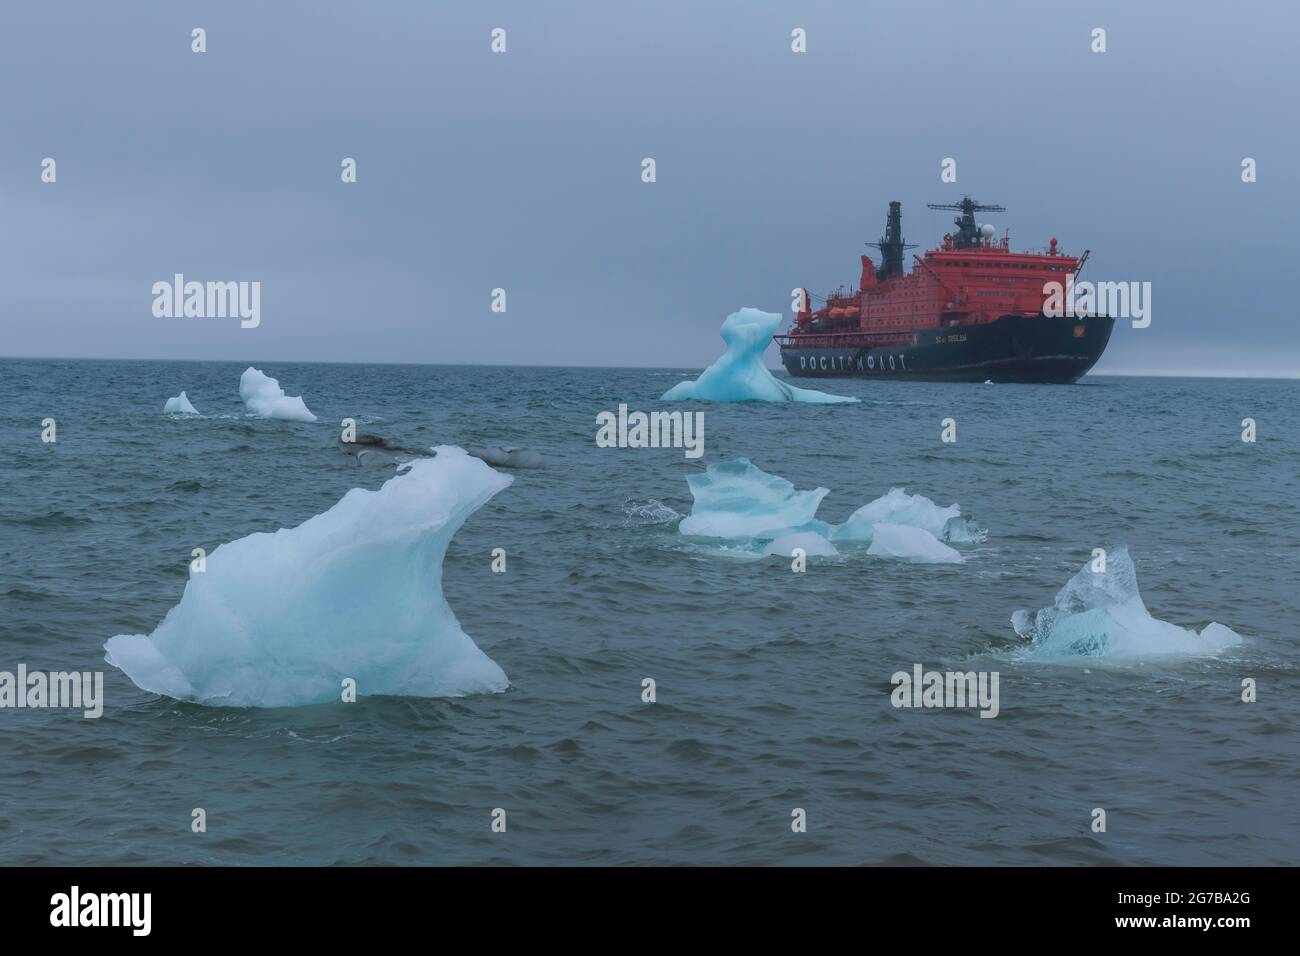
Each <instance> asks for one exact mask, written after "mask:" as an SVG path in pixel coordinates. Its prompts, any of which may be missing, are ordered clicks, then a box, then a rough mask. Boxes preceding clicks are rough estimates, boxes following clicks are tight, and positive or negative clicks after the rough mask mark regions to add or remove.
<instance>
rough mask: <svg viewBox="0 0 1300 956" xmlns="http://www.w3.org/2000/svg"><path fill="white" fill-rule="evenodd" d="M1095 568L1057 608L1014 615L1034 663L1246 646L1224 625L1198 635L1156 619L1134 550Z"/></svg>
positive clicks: (1065, 591) (1087, 568) (1063, 593)
mask: <svg viewBox="0 0 1300 956" xmlns="http://www.w3.org/2000/svg"><path fill="white" fill-rule="evenodd" d="M1092 566H1093V563H1092V562H1091V561H1090V562H1088V563H1087V564H1085V565H1084V566H1083V570H1082V571H1080V572H1079V573H1078V574H1076V575H1075V576H1074V577H1072V578H1070V580H1069V581H1067V582H1066V585H1065V587H1063V588H1061V590H1060V592H1059V593H1058V594H1057V595H1056V601H1055V602H1054V603H1053V605H1052V606H1051V607H1048V608H1043V609H1042V610H1040V611H1037V612H1033V613H1031V612H1030V611H1027V610H1020V611H1016V612H1015V613H1014V614H1013V615H1011V626H1012V627H1013V628H1014V629H1015V631H1016V633H1017V634H1019V635H1020V636H1021V637H1023V638H1027V639H1028V640H1029V641H1030V645H1029V647H1028V648H1027V656H1028V657H1030V658H1032V659H1036V660H1068V659H1070V658H1089V659H1091V658H1141V657H1151V656H1159V655H1183V656H1199V655H1207V654H1216V653H1218V652H1219V651H1222V650H1224V649H1225V648H1228V647H1231V646H1233V645H1235V644H1240V643H1241V635H1239V634H1237V633H1236V632H1235V631H1233V630H1232V629H1231V628H1228V627H1224V626H1223V625H1222V624H1217V623H1211V624H1209V625H1208V626H1207V627H1206V628H1205V629H1204V630H1203V631H1201V632H1200V633H1199V634H1198V633H1197V632H1196V631H1195V630H1193V629H1191V628H1186V627H1179V626H1178V625H1176V624H1170V623H1168V622H1166V621H1158V620H1156V619H1155V618H1153V617H1152V616H1151V614H1150V613H1149V612H1148V611H1147V608H1146V605H1145V604H1144V603H1143V601H1142V595H1141V594H1140V593H1139V591H1138V583H1137V570H1136V569H1135V568H1134V566H1133V559H1132V558H1131V557H1129V553H1128V548H1123V547H1122V548H1116V549H1115V550H1114V551H1111V552H1110V553H1109V554H1108V555H1107V556H1106V565H1105V570H1104V571H1093V570H1092Z"/></svg>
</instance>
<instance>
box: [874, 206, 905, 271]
mask: <svg viewBox="0 0 1300 956" xmlns="http://www.w3.org/2000/svg"><path fill="white" fill-rule="evenodd" d="M879 246H880V268H879V269H877V270H876V276H877V278H879V279H880V280H881V281H882V282H883V281H884V280H885V279H890V278H893V277H894V276H901V275H902V274H903V204H902V203H901V202H897V201H895V202H891V203H890V204H889V218H888V219H886V220H885V236H884V238H883V239H881V240H880V243H879Z"/></svg>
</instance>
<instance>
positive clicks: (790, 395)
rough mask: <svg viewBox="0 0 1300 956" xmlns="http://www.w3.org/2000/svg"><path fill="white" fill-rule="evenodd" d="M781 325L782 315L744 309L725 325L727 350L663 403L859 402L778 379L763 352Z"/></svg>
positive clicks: (724, 336)
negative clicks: (764, 358)
mask: <svg viewBox="0 0 1300 956" xmlns="http://www.w3.org/2000/svg"><path fill="white" fill-rule="evenodd" d="M780 324H781V316H779V315H777V314H776V313H774V312H761V311H759V310H758V309H741V310H740V311H739V312H733V313H732V314H731V315H729V316H727V319H726V321H725V322H723V323H722V341H724V342H726V343H727V351H726V352H725V353H724V354H723V356H722V358H720V359H718V360H717V361H716V362H714V363H713V364H712V365H710V366H709V367H708V368H706V369H705V370H704V371H703V373H701V375H700V377H699V378H697V379H696V380H695V381H693V382H680V383H679V384H677V385H674V386H673V387H672V388H670V389H669V390H668V391H667V392H665V393H664V396H663V401H666V402H672V401H680V400H684V399H705V400H707V401H711V402H813V403H818V404H830V403H834V402H856V401H858V399H856V398H851V397H848V396H845V395H829V394H827V393H826V392H818V391H814V390H813V389H810V388H795V387H794V386H793V385H789V384H787V383H785V382H782V381H781V380H779V379H778V378H777V377H776V376H774V375H773V374H772V373H771V372H770V371H768V369H767V366H766V365H764V364H763V352H764V351H766V349H767V347H768V345H769V344H771V342H772V336H773V335H774V334H775V333H776V330H777V327H778V326H779V325H780Z"/></svg>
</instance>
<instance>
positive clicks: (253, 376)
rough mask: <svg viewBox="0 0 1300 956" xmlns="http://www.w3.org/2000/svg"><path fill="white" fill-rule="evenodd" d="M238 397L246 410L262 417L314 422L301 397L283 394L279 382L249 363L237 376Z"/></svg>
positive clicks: (313, 417)
mask: <svg viewBox="0 0 1300 956" xmlns="http://www.w3.org/2000/svg"><path fill="white" fill-rule="evenodd" d="M239 397H240V398H241V399H242V400H243V402H244V404H245V405H246V406H247V407H248V410H249V411H250V412H252V413H253V414H254V415H258V416H260V417H262V418H283V419H287V420H289V421H294V422H314V421H315V420H316V416H315V415H313V414H312V413H311V412H310V411H308V410H307V406H306V404H305V403H304V402H303V400H302V398H301V397H291V396H288V395H285V394H284V389H282V388H281V387H280V383H279V382H277V381H276V380H275V379H273V378H271V377H270V376H269V375H266V374H264V373H263V372H262V371H261V370H260V369H255V368H253V367H252V366H251V365H250V366H249V367H248V368H246V369H245V370H244V374H243V375H241V376H240V377H239Z"/></svg>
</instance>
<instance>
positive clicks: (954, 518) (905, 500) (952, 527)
mask: <svg viewBox="0 0 1300 956" xmlns="http://www.w3.org/2000/svg"><path fill="white" fill-rule="evenodd" d="M881 524H891V525H905V526H907V527H912V528H920V529H922V530H924V531H927V532H928V533H929V534H931V535H932V536H933V537H934V538H935V539H936V540H938V541H951V542H957V543H963V544H975V543H978V542H981V541H983V540H984V539H985V538H986V537H987V536H988V535H987V532H985V531H984V529H983V528H977V527H976V526H975V524H974V523H973V522H972V521H970V519H968V518H964V517H962V513H961V508H960V507H959V506H957V505H955V504H953V505H949V506H948V507H947V508H940V507H939V506H938V505H936V504H935V503H934V502H933V501H931V500H930V499H929V498H927V497H925V496H924V495H909V494H908V493H907V492H906V491H904V490H903V489H902V488H891V489H889V493H888V494H884V495H881V496H880V497H879V498H877V499H876V500H875V501H872V502H870V503H868V504H865V505H863V506H862V507H861V508H859V509H858V510H857V511H855V512H853V514H851V515H849V517H848V520H847V521H845V522H844V523H843V524H842V525H840V526H839V527H838V528H836V529H835V531H834V533H833V534H832V536H831V538H832V540H834V541H871V540H872V537H873V531H874V529H875V527H876V526H877V525H881Z"/></svg>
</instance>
